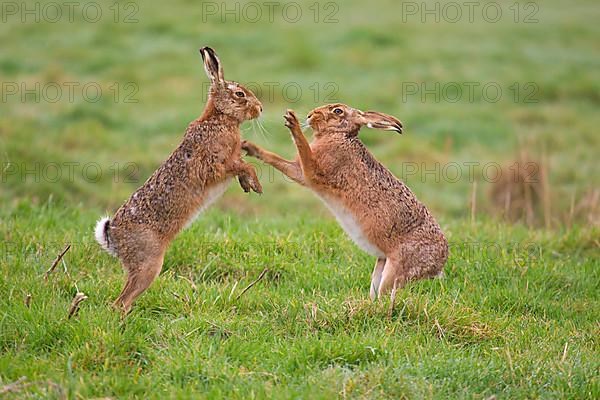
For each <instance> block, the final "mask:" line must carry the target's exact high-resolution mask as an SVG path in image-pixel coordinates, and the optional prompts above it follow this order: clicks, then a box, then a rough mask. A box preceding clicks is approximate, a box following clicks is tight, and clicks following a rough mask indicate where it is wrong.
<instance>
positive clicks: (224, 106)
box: [200, 47, 262, 122]
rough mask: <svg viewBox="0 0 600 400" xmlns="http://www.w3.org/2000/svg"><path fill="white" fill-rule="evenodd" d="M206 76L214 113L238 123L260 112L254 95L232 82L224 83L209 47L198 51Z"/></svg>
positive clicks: (221, 68) (219, 62)
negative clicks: (223, 115) (208, 79)
mask: <svg viewBox="0 0 600 400" xmlns="http://www.w3.org/2000/svg"><path fill="white" fill-rule="evenodd" d="M200 54H201V55H202V60H203V61H204V69H205V70H206V75H208V77H209V78H210V81H211V85H210V91H209V95H208V96H209V97H208V99H209V102H210V103H212V105H213V107H214V108H215V109H216V111H218V112H220V113H223V114H225V115H227V116H229V117H232V118H234V119H236V120H238V121H239V122H242V121H246V120H249V119H253V118H256V117H258V116H259V115H260V113H261V112H262V104H261V103H260V101H259V100H258V99H257V98H256V96H255V95H254V93H252V92H251V91H250V90H248V89H246V88H245V87H243V86H242V85H240V84H239V83H237V82H233V81H226V80H225V77H224V75H223V66H222V65H221V61H219V57H217V54H216V53H215V51H214V50H213V49H211V48H210V47H203V48H201V49H200Z"/></svg>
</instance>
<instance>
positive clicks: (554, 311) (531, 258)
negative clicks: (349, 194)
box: [0, 0, 600, 399]
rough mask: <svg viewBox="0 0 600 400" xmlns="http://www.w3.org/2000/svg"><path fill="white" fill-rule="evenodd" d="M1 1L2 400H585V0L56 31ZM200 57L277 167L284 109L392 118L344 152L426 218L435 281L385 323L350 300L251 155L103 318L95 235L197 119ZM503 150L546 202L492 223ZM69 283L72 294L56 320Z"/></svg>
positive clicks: (332, 232)
mask: <svg viewBox="0 0 600 400" xmlns="http://www.w3.org/2000/svg"><path fill="white" fill-rule="evenodd" d="M9 3H10V4H9V5H7V4H8V3H3V4H2V6H1V7H2V8H0V11H1V14H0V38H1V39H2V46H0V84H1V85H2V86H1V93H0V94H1V96H2V97H1V99H0V202H1V203H0V204H2V206H1V208H0V302H1V306H0V395H5V396H6V397H8V398H23V397H30V398H46V397H50V398H53V397H54V398H97V397H109V398H128V397H135V396H137V397H139V398H165V397H166V398H199V397H206V398H216V397H223V398H244V399H245V398H273V397H275V398H327V399H328V398H335V397H339V398H410V399H413V398H414V399H420V398H439V399H446V398H477V399H491V398H498V399H500V398H544V399H545V398H589V399H592V398H599V397H600V348H599V344H598V337H600V323H599V321H600V239H599V238H600V228H599V224H600V215H599V214H600V209H599V207H598V203H599V199H598V196H599V193H600V168H599V164H598V162H597V157H598V156H597V155H598V152H599V151H600V135H598V126H600V113H598V106H599V104H600V94H599V93H600V79H599V78H598V73H597V71H598V70H599V67H600V46H599V44H598V40H597V38H598V37H599V36H600V25H598V23H597V21H598V18H599V17H600V7H599V6H598V4H597V2H596V1H593V0H589V1H584V0H577V1H572V2H568V3H564V2H560V1H558V0H551V1H544V2H539V3H535V4H537V7H536V6H532V5H531V4H533V3H531V2H519V3H513V2H509V3H506V4H505V3H504V2H498V3H493V4H495V5H496V7H500V9H501V13H502V16H501V18H499V20H498V21H497V22H491V21H490V18H491V16H494V15H495V14H494V12H493V10H488V11H487V12H488V13H486V14H483V11H482V10H483V8H484V7H485V5H486V4H488V2H484V3H477V6H476V8H475V11H474V14H473V20H472V21H470V20H469V13H468V10H467V9H466V8H463V9H462V10H461V12H462V14H461V17H460V18H458V20H457V21H454V20H453V18H454V16H455V14H454V11H453V10H450V9H448V8H444V7H447V5H448V4H449V2H433V1H431V2H429V3H428V5H427V7H429V9H435V8H434V7H439V10H440V11H439V13H437V15H435V14H434V15H431V14H429V15H426V14H424V11H425V10H424V9H423V7H425V6H424V5H423V3H421V2H416V3H414V2H404V3H399V2H396V1H393V0H383V1H379V2H377V3H376V4H377V5H375V3H373V4H368V5H366V4H365V2H364V1H358V0H350V1H344V2H319V3H315V2H314V1H306V2H302V1H301V2H298V3H294V4H297V8H298V7H299V8H300V10H301V13H302V14H301V16H299V17H298V16H297V14H294V12H295V10H293V9H287V11H283V8H284V6H283V3H281V4H279V3H277V4H279V6H277V7H276V8H275V9H274V10H273V15H272V17H273V18H272V20H271V19H270V17H269V14H268V8H266V6H265V5H264V4H263V3H257V2H250V1H249V2H240V3H230V4H229V5H228V8H227V9H226V10H225V9H223V7H225V6H224V3H221V2H203V3H197V2H193V1H186V0H177V1H172V2H158V1H147V2H143V3H142V2H135V3H133V2H120V3H113V2H103V1H100V2H92V1H86V2H82V3H77V4H76V5H75V6H73V7H75V8H74V10H73V13H72V20H71V18H70V15H69V13H68V12H67V10H68V9H67V8H64V9H63V13H62V15H61V17H60V18H57V17H56V15H55V14H54V11H53V10H52V8H51V7H52V4H53V3H55V2H51V1H41V2H40V1H35V2H33V3H31V4H32V5H29V9H33V10H34V11H33V14H31V13H29V14H27V13H26V12H25V10H24V9H23V7H24V5H23V4H24V3H19V2H15V3H11V2H9ZM235 4H237V6H236V5H235ZM436 4H437V6H436ZM459 4H460V2H459ZM515 4H516V6H515ZM256 5H258V6H259V7H260V10H261V14H260V17H259V18H255V14H254V10H253V9H252V7H256ZM7 7H8V8H7ZM35 7H38V9H37V10H38V11H35V10H36V9H35ZM48 7H50V8H48ZM84 7H88V8H86V10H87V11H86V13H83V11H82V10H83V9H84ZM89 7H95V9H98V8H99V9H100V10H101V15H100V16H99V17H98V20H97V21H95V20H94V16H96V15H97V14H94V13H93V11H94V9H89ZM215 7H216V8H215ZM235 7H238V9H237V10H236V8H235ZM249 7H250V8H249ZM414 7H417V8H416V9H415V8H414ZM511 7H512V8H511ZM227 10H234V11H233V12H232V11H227ZM443 10H445V11H443ZM296 11H297V10H296ZM317 11H318V14H317ZM436 17H437V18H438V19H439V20H438V21H437V22H436V20H435V18H436ZM295 19H297V21H295ZM423 19H424V21H423ZM203 45H211V46H213V47H214V48H215V49H216V50H217V51H218V53H219V55H220V57H221V60H222V62H223V64H224V67H225V75H226V77H228V78H230V79H235V80H237V81H240V82H242V83H245V84H247V85H248V86H250V87H251V88H253V89H256V91H257V92H258V94H259V95H260V98H261V100H262V101H263V104H264V109H265V112H264V115H263V116H262V118H261V121H260V122H261V126H262V127H261V126H259V125H258V124H256V123H255V124H250V123H248V124H246V125H245V126H244V137H245V138H246V139H249V140H252V141H255V142H257V143H258V144H261V145H263V146H264V147H266V148H268V149H272V150H275V151H277V152H279V153H281V154H283V155H285V156H292V155H293V151H294V150H293V145H292V144H291V140H290V139H289V136H288V134H287V132H286V131H285V129H284V128H283V119H282V117H281V116H282V114H283V112H284V111H285V109H286V108H293V109H295V110H296V111H297V112H298V114H299V115H305V114H306V113H307V112H308V111H309V110H311V109H312V108H314V107H317V106H319V105H321V104H324V103H328V102H333V101H341V102H344V103H347V104H350V105H352V106H355V107H358V108H361V109H374V110H378V111H382V112H386V113H389V114H392V115H395V116H397V117H398V118H400V119H401V120H402V121H403V122H404V124H405V127H406V131H405V134H404V135H403V136H398V135H394V134H390V133H385V132H377V131H370V130H364V131H363V132H362V133H361V138H362V139H363V140H364V141H365V143H366V144H367V145H368V147H369V149H371V151H372V152H373V153H374V154H375V156H376V157H377V158H378V159H379V160H381V161H382V162H383V163H384V164H386V165H387V166H388V167H389V168H390V169H391V170H392V171H393V172H394V173H395V174H397V175H398V176H400V177H402V178H403V179H404V180H405V181H406V182H407V183H408V184H409V186H410V187H411V188H412V189H413V190H414V191H415V192H416V194H417V195H418V197H419V198H420V199H421V200H422V201H423V202H424V203H425V204H427V205H428V206H429V207H430V208H431V209H432V211H433V212H434V214H435V215H436V216H437V217H438V219H439V220H440V223H441V225H442V227H443V229H444V231H445V232H446V233H447V236H448V238H449V240H450V243H451V255H450V259H449V261H448V264H447V267H446V277H445V278H444V279H442V280H431V281H421V282H415V283H413V284H411V285H409V286H408V287H407V288H406V289H405V290H403V291H402V292H401V293H399V295H398V297H397V299H396V305H395V308H394V309H393V310H392V311H390V304H389V300H384V301H381V302H377V303H371V302H370V301H369V300H368V288H369V282H370V273H371V269H372V264H373V263H374V260H372V259H371V258H370V257H369V256H367V255H366V254H364V253H363V252H361V251H360V250H359V249H357V248H356V247H355V246H354V245H353V244H352V243H351V242H350V240H349V239H347V238H346V236H345V235H344V234H343V232H342V231H341V229H340V228H339V227H338V226H337V224H336V223H335V222H334V220H333V219H332V217H331V216H329V214H328V213H327V211H326V210H325V208H324V207H323V206H322V205H321V204H320V203H319V201H318V200H317V199H315V198H314V197H313V196H312V195H311V194H310V193H308V192H307V191H306V190H305V189H303V188H300V187H298V186H297V185H294V184H291V183H290V182H288V181H286V180H285V179H283V178H282V176H281V175H280V174H279V173H275V172H274V171H272V170H270V169H268V168H265V167H264V166H261V165H259V164H256V165H257V167H258V168H259V170H260V173H261V180H262V182H263V186H264V194H263V195H262V196H257V195H245V194H243V193H241V190H240V189H239V187H237V186H236V185H232V187H231V188H230V189H229V190H228V192H227V193H226V194H225V196H224V197H223V198H222V199H221V200H220V201H219V202H218V204H217V205H216V206H215V207H214V208H213V209H211V210H210V211H209V212H208V213H206V214H205V215H203V216H202V217H201V218H200V219H198V220H197V222H196V223H195V224H194V225H193V226H192V227H191V228H190V229H188V230H186V231H184V232H183V233H182V234H181V235H180V236H179V237H178V238H177V239H176V240H175V242H174V243H173V246H172V247H171V248H170V250H169V252H168V254H167V256H166V258H165V265H164V269H163V273H162V274H161V276H160V277H159V279H158V280H157V281H156V283H155V284H154V285H153V286H152V287H151V288H150V289H149V290H148V292H147V293H146V294H145V295H144V296H142V297H141V298H140V300H139V301H138V303H137V304H136V306H135V307H134V310H133V312H132V314H130V315H129V316H128V317H127V318H126V319H124V320H123V319H121V317H120V316H119V315H118V314H117V313H115V312H114V311H113V310H112V309H111V308H110V302H111V301H112V300H113V299H114V298H115V297H116V295H117V294H118V292H119V291H120V289H121V285H122V283H123V282H122V281H123V274H122V271H121V269H120V266H119V264H118V262H117V261H116V260H115V259H113V258H111V257H110V256H108V255H106V254H105V253H103V252H101V251H100V249H99V247H98V246H97V244H96V243H95V242H93V238H92V228H93V225H94V222H95V221H96V220H97V218H98V217H99V216H100V215H102V214H105V213H109V214H110V213H112V212H114V210H115V209H116V207H118V206H119V205H120V204H121V203H122V202H123V201H124V200H125V199H126V198H127V197H128V196H129V195H130V194H131V192H132V191H133V190H134V189H135V188H136V187H138V186H139V185H140V184H142V183H143V182H144V180H145V179H146V178H147V177H148V176H149V175H150V174H151V173H152V171H153V170H154V169H155V168H156V167H157V166H158V165H159V164H160V163H161V162H162V160H164V159H165V158H166V156H167V155H168V154H169V152H170V151H171V150H172V149H173V148H174V147H175V146H176V145H177V143H178V142H179V140H180V138H181V135H182V133H183V131H184V129H185V127H186V126H187V123H188V122H189V121H191V120H192V119H194V118H196V117H197V116H198V115H199V114H200V112H201V110H202V108H203V106H204V101H205V92H206V88H207V78H206V77H205V75H204V71H203V69H202V65H201V60H200V55H199V54H198V48H199V47H201V46H203ZM469 87H473V88H475V89H474V91H473V92H472V96H471V93H470V92H469ZM484 87H486V88H491V89H490V90H489V91H484V90H483V88H484ZM70 88H73V89H72V92H71V89H70ZM84 88H85V89H84ZM98 88H100V90H101V94H99V92H98V91H97V89H98ZM498 88H500V90H501V94H499V95H498V92H497V89H498ZM524 153H527V154H528V155H527V159H528V160H533V161H534V165H536V166H538V165H541V166H542V167H540V170H543V172H544V174H545V178H544V188H545V189H544V190H545V191H544V193H545V195H544V198H545V201H544V204H542V203H540V202H534V203H532V206H533V207H534V210H533V212H534V214H535V219H534V221H532V222H531V221H530V222H531V223H529V224H526V223H525V221H520V222H517V223H515V224H509V223H507V222H506V221H505V218H503V217H502V210H498V208H497V207H495V206H494V203H493V201H492V199H491V197H490V195H489V193H490V192H491V191H492V189H493V187H494V184H495V180H494V179H491V176H493V175H494V169H493V168H492V169H491V170H490V169H489V168H488V167H490V166H491V167H494V168H495V167H496V166H503V167H504V166H508V165H512V164H513V163H514V161H515V160H517V159H519V157H521V155H522V154H524ZM450 165H452V168H453V170H449V169H448V167H449V166H450ZM456 171H458V174H459V175H458V177H457V176H456ZM504 171H506V170H504ZM505 173H506V172H505ZM474 181H475V182H477V183H476V184H474V183H473V182H474ZM473 198H474V199H475V204H471V203H472V201H471V199H473ZM67 243H70V244H71V245H72V247H71V249H70V250H69V251H68V252H67V253H66V255H65V257H64V259H63V262H60V263H59V264H58V266H57V268H56V270H55V271H54V273H52V274H50V275H49V277H48V279H47V280H45V279H44V272H45V271H46V270H47V269H48V268H49V267H50V265H51V264H52V261H53V260H54V258H55V257H56V255H57V254H58V253H60V252H61V250H62V249H63V248H64V247H65V245H66V244H67ZM265 270H266V272H265V273H264V275H263V277H262V279H261V280H259V281H258V282H257V283H256V284H254V285H252V286H251V287H250V288H249V289H248V290H247V291H244V290H245V288H247V287H248V286H249V285H251V284H252V282H254V281H255V280H256V279H257V278H258V277H259V276H260V275H261V273H262V272H263V271H265ZM77 292H83V293H85V294H86V295H87V296H88V298H87V299H86V300H84V301H83V302H82V303H81V308H80V311H79V313H78V314H77V315H76V317H74V318H70V319H69V318H68V311H69V305H70V304H71V301H72V299H73V297H74V296H75V294H76V293H77ZM28 296H29V297H28ZM22 377H24V378H23V379H21V378H22Z"/></svg>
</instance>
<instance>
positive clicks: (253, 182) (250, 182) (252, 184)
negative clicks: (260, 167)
mask: <svg viewBox="0 0 600 400" xmlns="http://www.w3.org/2000/svg"><path fill="white" fill-rule="evenodd" d="M238 181H239V182H240V186H241V187H242V189H243V190H244V192H246V193H248V192H250V190H252V191H253V192H255V193H258V194H261V193H262V186H261V184H260V182H259V181H258V177H256V176H252V175H246V174H244V175H240V176H238Z"/></svg>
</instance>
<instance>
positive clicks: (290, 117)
mask: <svg viewBox="0 0 600 400" xmlns="http://www.w3.org/2000/svg"><path fill="white" fill-rule="evenodd" d="M283 118H285V126H287V127H288V128H290V130H293V129H300V122H298V118H296V114H295V113H294V111H292V110H287V112H286V113H285V115H284V116H283Z"/></svg>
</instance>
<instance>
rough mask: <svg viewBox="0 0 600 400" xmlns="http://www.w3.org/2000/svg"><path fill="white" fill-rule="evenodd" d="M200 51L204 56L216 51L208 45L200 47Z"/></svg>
mask: <svg viewBox="0 0 600 400" xmlns="http://www.w3.org/2000/svg"><path fill="white" fill-rule="evenodd" d="M198 51H199V52H200V54H201V55H202V58H204V57H205V55H206V54H207V53H208V54H210V55H213V54H215V51H214V50H213V49H211V48H210V47H208V46H204V47H200V50H198Z"/></svg>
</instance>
